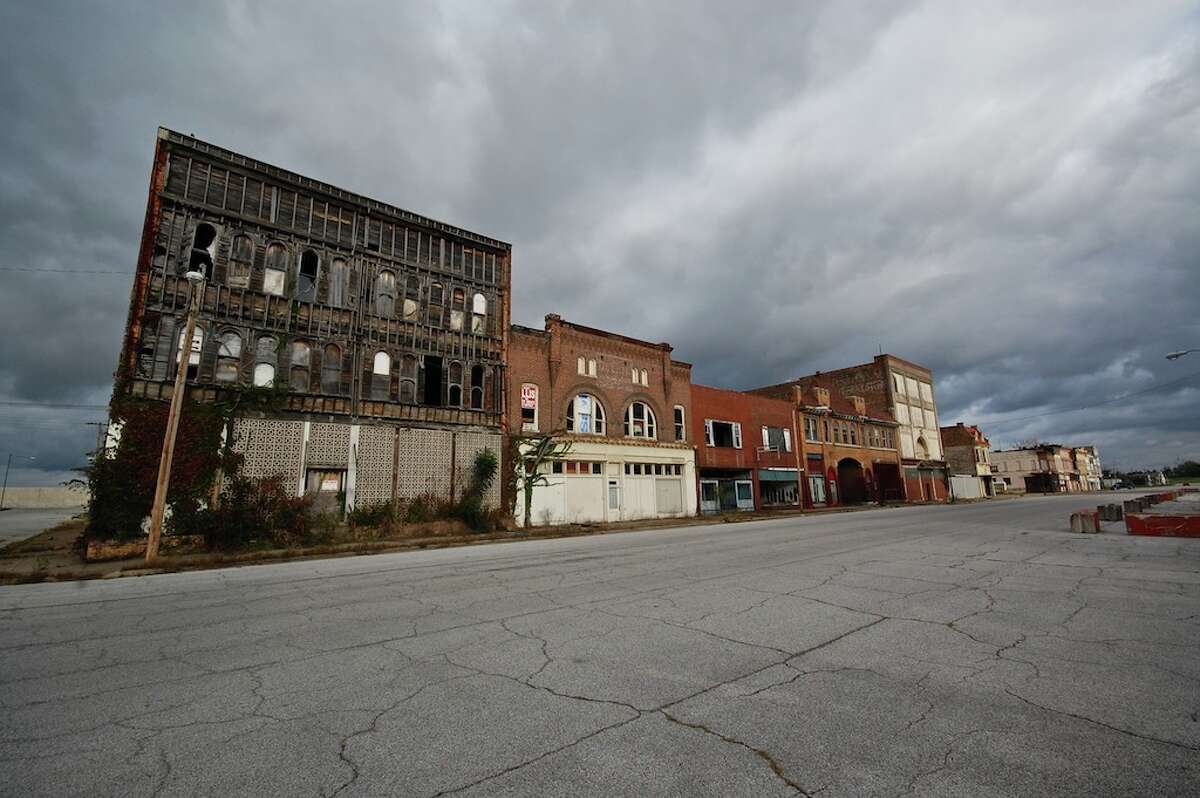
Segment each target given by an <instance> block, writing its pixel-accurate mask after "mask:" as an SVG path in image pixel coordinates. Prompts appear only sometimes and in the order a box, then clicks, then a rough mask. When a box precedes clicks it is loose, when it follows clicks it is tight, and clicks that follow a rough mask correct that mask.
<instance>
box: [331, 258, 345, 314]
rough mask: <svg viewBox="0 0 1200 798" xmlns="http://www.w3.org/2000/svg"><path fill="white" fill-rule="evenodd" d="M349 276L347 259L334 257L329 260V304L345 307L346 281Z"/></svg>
mask: <svg viewBox="0 0 1200 798" xmlns="http://www.w3.org/2000/svg"><path fill="white" fill-rule="evenodd" d="M349 276H350V274H349V270H348V269H347V268H346V261H345V259H343V258H334V259H333V260H332V261H330V262H329V304H330V305H333V306H334V307H335V308H340V307H344V306H345V304H346V282H347V280H348V278H349Z"/></svg>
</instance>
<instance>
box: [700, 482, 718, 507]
mask: <svg viewBox="0 0 1200 798" xmlns="http://www.w3.org/2000/svg"><path fill="white" fill-rule="evenodd" d="M720 509H721V499H720V495H719V493H718V490H717V481H716V480H715V479H702V480H700V512H702V513H715V512H718V511H719V510H720Z"/></svg>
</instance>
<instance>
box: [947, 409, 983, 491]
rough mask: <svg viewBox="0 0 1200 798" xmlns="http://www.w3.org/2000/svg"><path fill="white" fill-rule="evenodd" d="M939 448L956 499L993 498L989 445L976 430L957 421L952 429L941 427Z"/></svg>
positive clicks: (981, 433) (970, 425)
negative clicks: (941, 447)
mask: <svg viewBox="0 0 1200 798" xmlns="http://www.w3.org/2000/svg"><path fill="white" fill-rule="evenodd" d="M941 432H942V445H943V446H944V447H945V449H946V464H947V466H948V467H949V469H950V487H951V489H952V490H953V491H954V498H956V499H978V498H980V497H983V496H995V495H996V489H995V486H994V484H993V476H992V458H991V455H990V454H988V451H989V450H990V449H991V443H990V442H989V441H988V439H987V436H986V435H984V434H983V432H981V431H980V429H979V427H976V426H974V425H972V424H964V423H962V422H961V421H960V422H958V423H957V424H955V425H954V426H953V427H942V429H941Z"/></svg>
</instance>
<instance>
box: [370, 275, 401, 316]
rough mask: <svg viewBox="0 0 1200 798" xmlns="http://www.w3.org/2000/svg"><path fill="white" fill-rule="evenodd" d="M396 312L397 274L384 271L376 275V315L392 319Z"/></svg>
mask: <svg viewBox="0 0 1200 798" xmlns="http://www.w3.org/2000/svg"><path fill="white" fill-rule="evenodd" d="M395 312H396V275H395V274H394V273H392V272H389V271H382V272H380V273H379V274H378V275H377V276H376V277H375V315H376V316H381V317H383V318H385V319H390V318H391V317H392V316H393V315H394V314H395Z"/></svg>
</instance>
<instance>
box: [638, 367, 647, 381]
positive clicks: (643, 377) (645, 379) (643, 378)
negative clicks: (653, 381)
mask: <svg viewBox="0 0 1200 798" xmlns="http://www.w3.org/2000/svg"><path fill="white" fill-rule="evenodd" d="M638 376H640V377H641V380H640V382H641V384H642V385H649V384H650V379H649V378H648V377H647V376H646V370H645V369H642V370H641V371H640V372H639V373H638Z"/></svg>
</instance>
